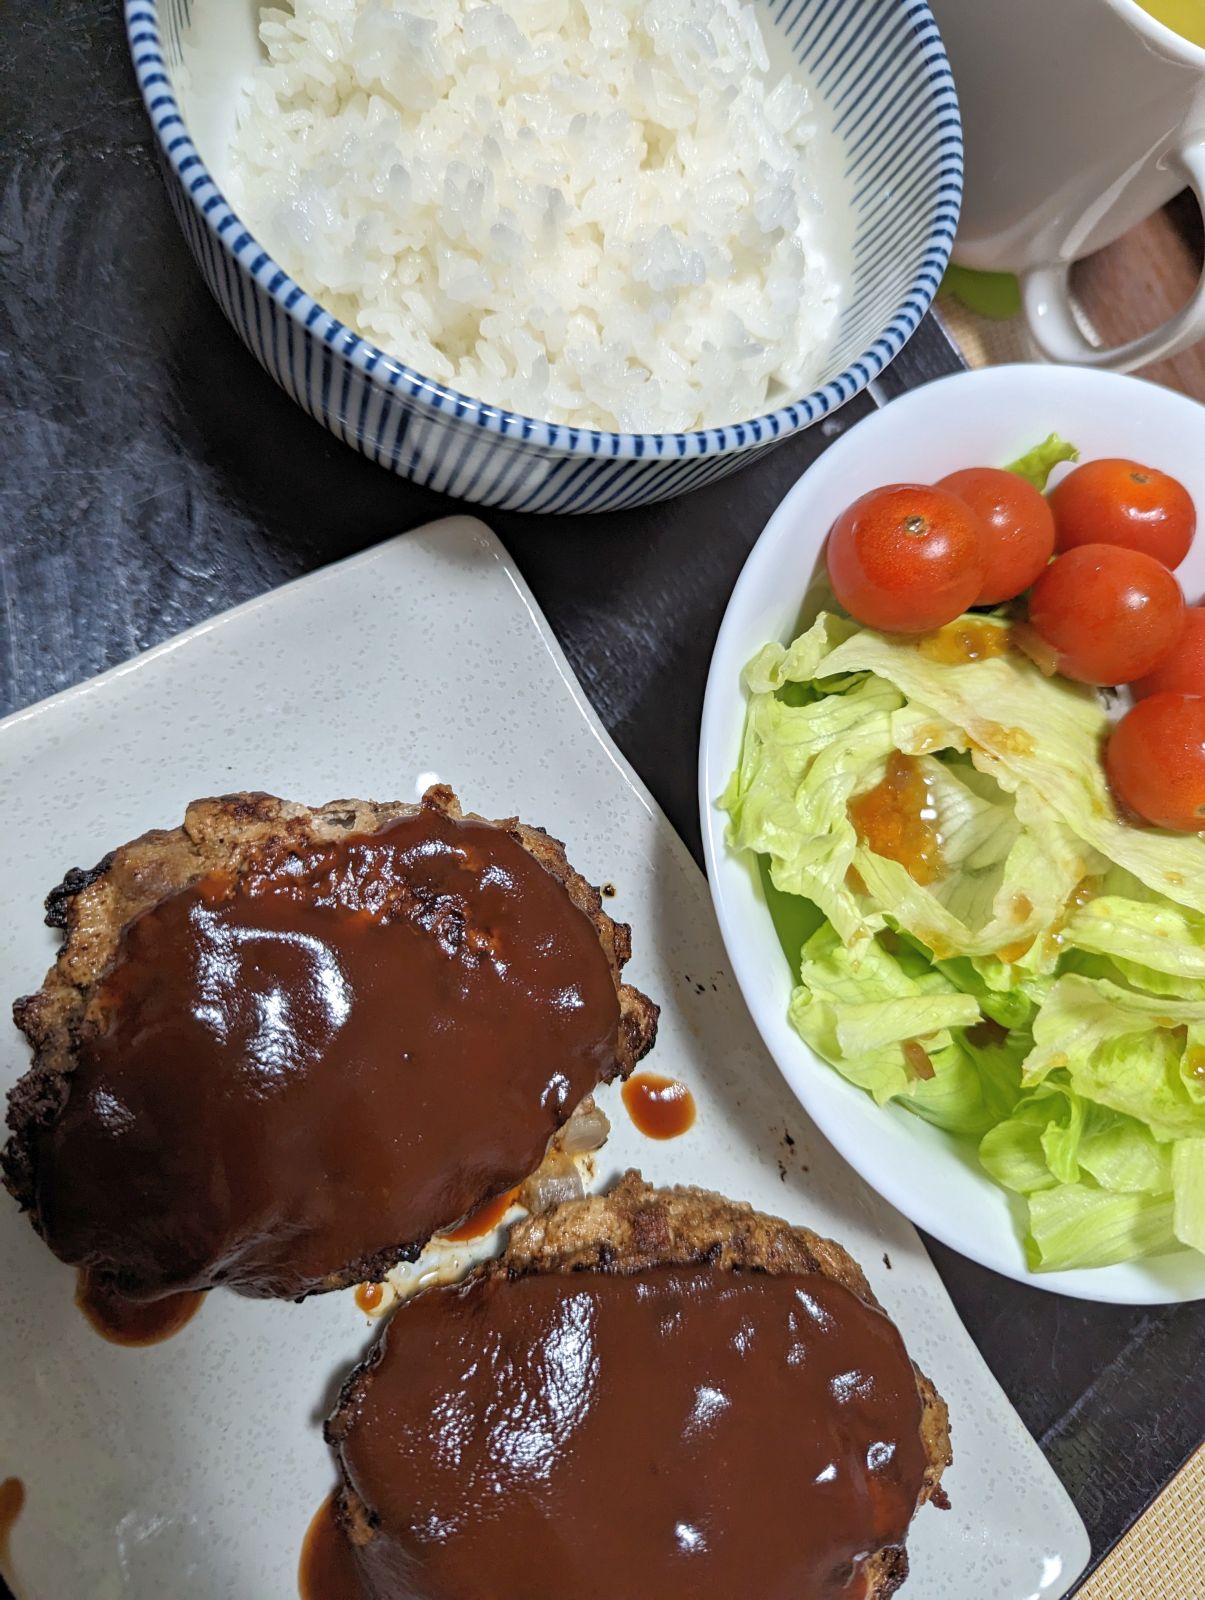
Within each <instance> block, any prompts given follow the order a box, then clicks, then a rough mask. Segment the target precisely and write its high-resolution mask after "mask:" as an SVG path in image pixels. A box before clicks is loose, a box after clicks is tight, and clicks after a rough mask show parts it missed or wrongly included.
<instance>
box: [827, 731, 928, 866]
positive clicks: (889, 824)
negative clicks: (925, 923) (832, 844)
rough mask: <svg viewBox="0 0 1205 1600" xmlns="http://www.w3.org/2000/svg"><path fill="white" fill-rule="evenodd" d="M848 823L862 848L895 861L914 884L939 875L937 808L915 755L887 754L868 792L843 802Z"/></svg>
mask: <svg viewBox="0 0 1205 1600" xmlns="http://www.w3.org/2000/svg"><path fill="white" fill-rule="evenodd" d="M849 820H850V821H851V822H852V823H853V825H854V831H855V832H856V833H857V835H858V838H859V839H861V841H862V843H863V844H864V845H865V846H866V847H867V849H868V850H873V851H874V853H875V855H877V856H886V857H887V858H888V859H889V860H891V861H898V862H899V863H900V865H901V866H902V867H904V868H905V869H906V871H907V872H908V873H909V875H910V876H911V877H912V878H913V879H914V880H915V881H916V882H917V883H919V884H928V883H935V882H936V881H937V879H938V878H941V877H943V876H944V875H945V870H946V864H945V859H944V857H943V855H942V837H941V833H940V831H939V829H938V826H937V806H936V803H935V801H934V797H933V791H932V790H931V789H930V788H929V785H928V784H927V783H926V781H925V774H924V771H923V769H922V767H921V764H920V762H919V761H918V760H917V759H916V757H915V756H909V755H905V754H904V753H903V751H901V750H893V751H892V752H891V754H890V755H889V756H888V758H887V771H886V772H885V773H884V774H883V776H882V778H880V780H879V781H878V783H876V784H875V786H874V788H873V789H868V790H867V791H866V793H865V794H859V795H855V796H854V798H853V799H852V800H851V801H850V802H849Z"/></svg>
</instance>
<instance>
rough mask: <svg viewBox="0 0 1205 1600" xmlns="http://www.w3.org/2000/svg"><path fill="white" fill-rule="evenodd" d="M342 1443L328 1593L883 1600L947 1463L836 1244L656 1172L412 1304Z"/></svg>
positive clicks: (343, 1424)
mask: <svg viewBox="0 0 1205 1600" xmlns="http://www.w3.org/2000/svg"><path fill="white" fill-rule="evenodd" d="M327 1438H328V1440H329V1441H330V1443H331V1444H332V1446H333V1447H334V1449H335V1452H336V1455H337V1458H338V1463H339V1467H340V1472H341V1477H342V1482H343V1488H342V1490H341V1492H340V1494H339V1496H338V1498H337V1499H336V1502H335V1506H334V1516H335V1521H336V1527H335V1529H334V1530H333V1532H334V1533H336V1534H338V1535H340V1536H341V1537H340V1539H339V1540H338V1541H336V1543H337V1547H338V1550H339V1552H340V1553H339V1555H338V1565H339V1567H341V1569H342V1570H341V1571H338V1574H337V1582H335V1583H334V1584H328V1585H327V1587H330V1588H331V1592H330V1593H329V1594H328V1593H326V1592H321V1591H319V1590H317V1589H315V1590H314V1592H312V1593H310V1594H308V1595H307V1600H479V1597H480V1596H482V1595H483V1594H488V1595H489V1597H490V1600H563V1597H564V1596H566V1595H572V1596H574V1600H614V1597H615V1596H629V1597H631V1600H684V1597H685V1596H690V1600H734V1597H736V1596H742V1595H747V1596H750V1597H752V1596H756V1597H757V1600H854V1597H857V1600H864V1597H865V1600H884V1597H886V1596H887V1595H890V1594H892V1593H893V1592H894V1590H895V1589H896V1588H898V1587H899V1585H900V1584H901V1583H902V1582H903V1580H904V1578H905V1576H906V1575H907V1570H908V1564H907V1557H906V1555H905V1552H904V1540H905V1537H906V1534H907V1531H908V1527H909V1524H910V1522H911V1520H912V1516H913V1513H914V1512H915V1511H916V1509H917V1507H918V1506H920V1505H921V1504H922V1503H923V1502H924V1501H926V1500H929V1499H936V1500H937V1501H938V1503H939V1504H944V1503H945V1498H944V1495H943V1493H942V1490H941V1488H940V1481H941V1475H942V1472H943V1470H944V1469H945V1467H946V1466H947V1465H948V1464H949V1462H950V1459H951V1457H950V1441H949V1427H948V1422H947V1415H946V1407H945V1404H944V1402H943V1401H942V1400H941V1398H940V1396H939V1395H938V1394H937V1392H936V1390H935V1389H934V1388H933V1386H932V1384H931V1383H930V1382H929V1381H928V1379H927V1378H925V1377H924V1376H923V1375H922V1374H921V1373H920V1372H919V1371H918V1370H917V1369H916V1368H915V1367H914V1366H913V1364H912V1362H911V1361H910V1360H909V1358H908V1355H907V1352H906V1351H905V1349H904V1345H903V1342H902V1340H901V1338H900V1335H899V1333H898V1332H897V1330H896V1328H895V1327H894V1325H893V1324H892V1323H891V1322H890V1321H889V1320H888V1318H887V1317H886V1315H885V1314H884V1313H883V1311H882V1309H881V1308H880V1307H879V1305H878V1303H877V1301H876V1300H875V1298H874V1295H873V1294H872V1293H871V1290H870V1287H869V1285H868V1284H867V1282H866V1279H865V1278H864V1277H863V1275H862V1272H861V1270H860V1268H859V1267H858V1266H857V1264H856V1263H855V1262H854V1261H853V1260H852V1259H851V1258H850V1257H849V1256H848V1255H847V1254H846V1253H845V1251H844V1250H842V1249H841V1247H840V1246H839V1245H836V1244H833V1243H832V1242H831V1241H830V1240H827V1239H821V1238H818V1237H817V1236H816V1235H815V1234H812V1233H809V1232H807V1231H806V1230H805V1229H802V1228H793V1227H790V1226H789V1225H788V1224H787V1223H785V1222H782V1221H779V1220H777V1219H775V1218H772V1217H765V1216H760V1215H758V1214H757V1213H756V1212H754V1211H752V1210H751V1209H750V1208H749V1207H748V1206H746V1205H739V1204H736V1203H734V1202H733V1201H730V1200H725V1199H722V1198H721V1197H720V1196H718V1195H713V1194H707V1193H704V1192H702V1191H700V1190H697V1189H675V1190H672V1191H664V1190H661V1191H659V1190H654V1189H652V1188H650V1187H649V1186H648V1185H647V1184H645V1183H644V1182H643V1181H642V1179H641V1178H640V1176H639V1174H637V1173H628V1174H627V1175H626V1176H625V1177H624V1178H623V1179H622V1180H621V1182H620V1183H619V1184H618V1186H617V1187H616V1188H615V1189H614V1190H613V1191H612V1193H611V1194H609V1195H606V1196H593V1197H590V1198H587V1199H585V1200H576V1201H569V1202H567V1203H565V1204H564V1205H562V1206H560V1207H558V1208H557V1209H555V1210H554V1211H552V1212H550V1213H548V1214H546V1215H543V1216H537V1217H533V1218H531V1219H530V1220H528V1221H525V1222H520V1223H518V1224H517V1225H516V1226H515V1227H514V1228H513V1229H512V1232H511V1236H510V1243H509V1247H508V1249H507V1251H506V1253H505V1254H504V1255H503V1256H502V1257H501V1259H500V1260H498V1261H494V1262H490V1263H489V1264H487V1265H486V1266H484V1267H482V1268H480V1269H479V1270H478V1271H476V1272H474V1273H473V1274H471V1275H470V1276H469V1277H468V1278H467V1279H466V1280H465V1281H464V1282H463V1283H462V1284H460V1285H457V1286H454V1287H445V1288H435V1289H429V1290H427V1291H425V1292H423V1293H420V1294H419V1295H418V1296H416V1297H415V1298H414V1299H413V1300H411V1301H409V1302H407V1303H405V1304H404V1305H402V1306H401V1307H400V1308H399V1309H398V1310H397V1311H396V1312H395V1314H394V1316H393V1319H392V1321H391V1322H390V1323H389V1324H388V1325H387V1327H386V1328H385V1330H384V1332H383V1333H382V1335H381V1336H380V1338H379V1339H378V1341H377V1343H376V1344H375V1345H374V1347H373V1349H372V1351H371V1352H370V1354H369V1356H368V1358H367V1359H366V1360H365V1362H364V1363H363V1365H362V1366H361V1367H359V1368H358V1369H357V1370H356V1371H355V1372H354V1373H353V1374H352V1376H351V1377H350V1378H349V1379H348V1381H347V1383H346V1384H345V1385H344V1388H343V1392H342V1395H341V1396H340V1400H339V1404H338V1408H337V1409H336V1411H335V1413H334V1415H333V1417H332V1418H331V1420H330V1421H329V1422H328V1424H327ZM333 1547H334V1546H332V1548H333ZM336 1589H337V1590H338V1593H336V1592H335V1590H336Z"/></svg>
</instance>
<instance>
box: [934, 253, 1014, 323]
mask: <svg viewBox="0 0 1205 1600" xmlns="http://www.w3.org/2000/svg"><path fill="white" fill-rule="evenodd" d="M941 287H942V289H943V290H944V291H945V292H946V293H947V294H952V295H953V296H954V298H955V299H956V300H960V301H961V302H962V304H963V305H964V306H965V307H966V308H967V310H968V311H973V312H974V313H975V314H976V316H980V317H989V318H990V319H991V320H992V321H993V322H1007V321H1008V320H1009V318H1010V317H1016V316H1020V314H1021V285H1020V284H1019V283H1018V282H1017V280H1016V278H1014V277H1013V275H1012V273H1011V272H975V271H974V270H973V269H972V268H971V267H957V266H953V265H951V266H948V267H947V268H946V275H945V277H944V278H943V279H942V281H941Z"/></svg>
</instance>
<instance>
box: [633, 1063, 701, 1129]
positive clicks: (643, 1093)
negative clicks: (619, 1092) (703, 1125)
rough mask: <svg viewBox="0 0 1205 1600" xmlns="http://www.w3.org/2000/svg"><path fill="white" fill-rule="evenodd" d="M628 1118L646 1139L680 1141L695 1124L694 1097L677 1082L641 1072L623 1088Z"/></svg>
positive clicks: (657, 1074)
mask: <svg viewBox="0 0 1205 1600" xmlns="http://www.w3.org/2000/svg"><path fill="white" fill-rule="evenodd" d="M623 1103H624V1105H625V1106H626V1107H627V1108H628V1115H629V1116H630V1117H631V1119H632V1121H633V1122H634V1123H635V1124H636V1126H637V1128H639V1129H640V1132H641V1133H643V1134H644V1136H645V1138H646V1139H677V1138H678V1137H679V1136H680V1135H681V1134H684V1133H685V1132H686V1131H687V1130H688V1129H689V1128H692V1127H693V1126H694V1121H695V1115H696V1111H695V1097H694V1095H693V1094H691V1092H690V1090H689V1089H688V1088H687V1087H686V1085H685V1084H684V1083H679V1082H678V1081H677V1079H676V1078H663V1077H662V1076H661V1075H660V1074H659V1073H656V1072H638V1073H637V1074H636V1075H635V1077H632V1078H629V1079H628V1081H627V1082H626V1083H625V1084H624V1086H623Z"/></svg>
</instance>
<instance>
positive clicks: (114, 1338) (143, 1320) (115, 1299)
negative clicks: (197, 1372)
mask: <svg viewBox="0 0 1205 1600" xmlns="http://www.w3.org/2000/svg"><path fill="white" fill-rule="evenodd" d="M204 1298H205V1295H204V1292H203V1291H202V1290H186V1291H185V1292H184V1293H182V1294H166V1295H161V1296H160V1298H159V1299H158V1300H130V1299H127V1298H126V1296H125V1295H123V1294H120V1293H119V1292H118V1291H117V1290H116V1289H115V1288H114V1287H113V1285H112V1284H111V1283H107V1282H106V1281H105V1279H104V1278H103V1277H99V1276H98V1275H97V1274H96V1273H94V1272H90V1271H88V1270H87V1268H81V1269H80V1273H79V1276H78V1278H77V1281H76V1288H75V1303H76V1305H77V1306H78V1307H79V1308H80V1310H81V1311H82V1312H83V1313H84V1315H85V1316H86V1317H87V1319H88V1321H89V1322H90V1323H91V1324H92V1326H93V1327H94V1328H95V1329H96V1331H97V1333H99V1334H100V1336H101V1338H102V1339H107V1340H108V1341H109V1343H110V1344H123V1345H126V1346H128V1347H129V1348H131V1349H140V1348H142V1347H144V1346H146V1345H152V1344H162V1343H163V1341H164V1340H165V1339H170V1338H171V1337H172V1336H173V1334H177V1333H179V1331H180V1329H181V1328H182V1327H184V1325H185V1324H186V1323H188V1322H191V1321H192V1319H193V1318H194V1317H195V1316H196V1314H197V1312H198V1311H199V1310H200V1308H201V1301H202V1300H203V1299H204Z"/></svg>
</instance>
